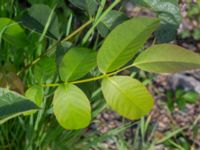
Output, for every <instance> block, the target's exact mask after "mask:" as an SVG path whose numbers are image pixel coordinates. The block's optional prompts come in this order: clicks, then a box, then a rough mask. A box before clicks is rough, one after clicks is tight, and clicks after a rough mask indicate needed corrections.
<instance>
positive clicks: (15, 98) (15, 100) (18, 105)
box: [0, 88, 38, 123]
mask: <svg viewBox="0 0 200 150" xmlns="http://www.w3.org/2000/svg"><path fill="white" fill-rule="evenodd" d="M36 109H38V107H37V106H36V105H35V104H34V103H33V102H31V101H30V100H29V99H27V98H26V97H24V96H22V95H19V94H18V93H16V92H13V91H9V90H7V89H3V88H0V120H1V121H2V120H5V121H7V119H11V118H12V117H16V116H18V115H21V114H22V113H24V112H27V111H30V110H36ZM3 122H4V121H2V122H1V123H3Z"/></svg>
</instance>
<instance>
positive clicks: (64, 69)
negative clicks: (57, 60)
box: [59, 47, 97, 82]
mask: <svg viewBox="0 0 200 150" xmlns="http://www.w3.org/2000/svg"><path fill="white" fill-rule="evenodd" d="M96 55H97V53H96V51H93V50H91V49H88V48H80V47H79V48H78V47H75V48H71V49H70V50H69V51H68V52H67V53H66V54H65V56H64V57H63V59H62V62H61V65H60V68H59V73H60V77H61V79H62V80H63V81H65V82H67V81H72V80H76V79H80V78H81V77H83V76H84V75H86V74H87V73H88V72H89V71H90V70H91V69H92V68H93V67H95V66H96Z"/></svg>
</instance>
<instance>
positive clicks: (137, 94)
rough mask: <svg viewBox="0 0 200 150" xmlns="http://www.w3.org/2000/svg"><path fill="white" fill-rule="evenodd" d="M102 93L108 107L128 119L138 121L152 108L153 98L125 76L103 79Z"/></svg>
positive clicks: (133, 80)
mask: <svg viewBox="0 0 200 150" xmlns="http://www.w3.org/2000/svg"><path fill="white" fill-rule="evenodd" d="M102 91H103V95H104V97H105V100H106V102H107V103H108V105H109V106H110V107H111V108H112V109H113V110H114V111H116V112H117V113H119V114H120V115H122V116H124V117H125V118H128V119H131V120H133V119H138V118H141V117H143V116H144V115H146V114H147V113H148V112H149V111H150V110H151V108H152V107H153V98H152V96H151V95H150V93H149V92H148V91H147V89H146V88H145V86H144V85H143V84H142V83H140V82H139V81H137V80H135V79H132V78H131V77H127V76H115V77H111V78H105V79H104V80H103V81H102Z"/></svg>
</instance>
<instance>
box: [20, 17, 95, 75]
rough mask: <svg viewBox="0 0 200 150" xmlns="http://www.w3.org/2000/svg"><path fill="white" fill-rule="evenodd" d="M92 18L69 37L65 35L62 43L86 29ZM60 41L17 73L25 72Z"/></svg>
mask: <svg viewBox="0 0 200 150" xmlns="http://www.w3.org/2000/svg"><path fill="white" fill-rule="evenodd" d="M92 21H93V20H92V19H90V20H88V21H87V22H86V23H84V24H83V25H82V26H80V27H79V28H78V29H76V30H75V31H74V32H72V33H71V34H70V35H68V36H67V37H65V38H64V39H63V40H61V43H63V42H64V41H67V40H69V39H71V38H72V37H73V36H75V35H76V34H77V33H79V32H81V31H82V30H83V29H85V28H86V27H87V26H88V25H89V24H91V23H92ZM59 42H60V41H57V42H56V43H54V44H53V45H52V46H51V47H50V48H48V49H47V50H46V51H45V52H44V53H42V54H41V55H40V56H38V57H37V58H36V59H35V60H33V61H32V62H31V63H30V64H28V65H26V66H25V67H24V69H22V70H21V71H19V72H18V73H17V75H20V74H21V73H22V72H24V71H25V70H27V69H28V68H30V67H31V66H33V65H34V64H36V63H37V62H38V61H39V60H40V59H41V58H42V57H43V56H45V55H47V54H48V53H49V51H51V50H52V49H53V48H55V47H56V45H57V44H58V43H59Z"/></svg>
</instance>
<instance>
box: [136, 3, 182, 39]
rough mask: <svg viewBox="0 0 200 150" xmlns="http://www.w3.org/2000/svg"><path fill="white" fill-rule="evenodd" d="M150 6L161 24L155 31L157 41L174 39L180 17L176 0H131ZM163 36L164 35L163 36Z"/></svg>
mask: <svg viewBox="0 0 200 150" xmlns="http://www.w3.org/2000/svg"><path fill="white" fill-rule="evenodd" d="M132 1H135V2H136V3H139V4H141V5H145V6H147V7H150V8H151V9H152V10H153V11H155V12H156V14H157V15H158V17H159V18H160V20H161V26H160V28H159V30H157V31H156V36H157V41H158V42H160V43H162V42H169V41H172V40H174V38H175V37H176V32H177V29H178V27H179V24H180V23H181V20H182V17H181V13H180V10H179V5H178V0H132ZM167 31H168V32H167ZM163 36H164V37H163Z"/></svg>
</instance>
